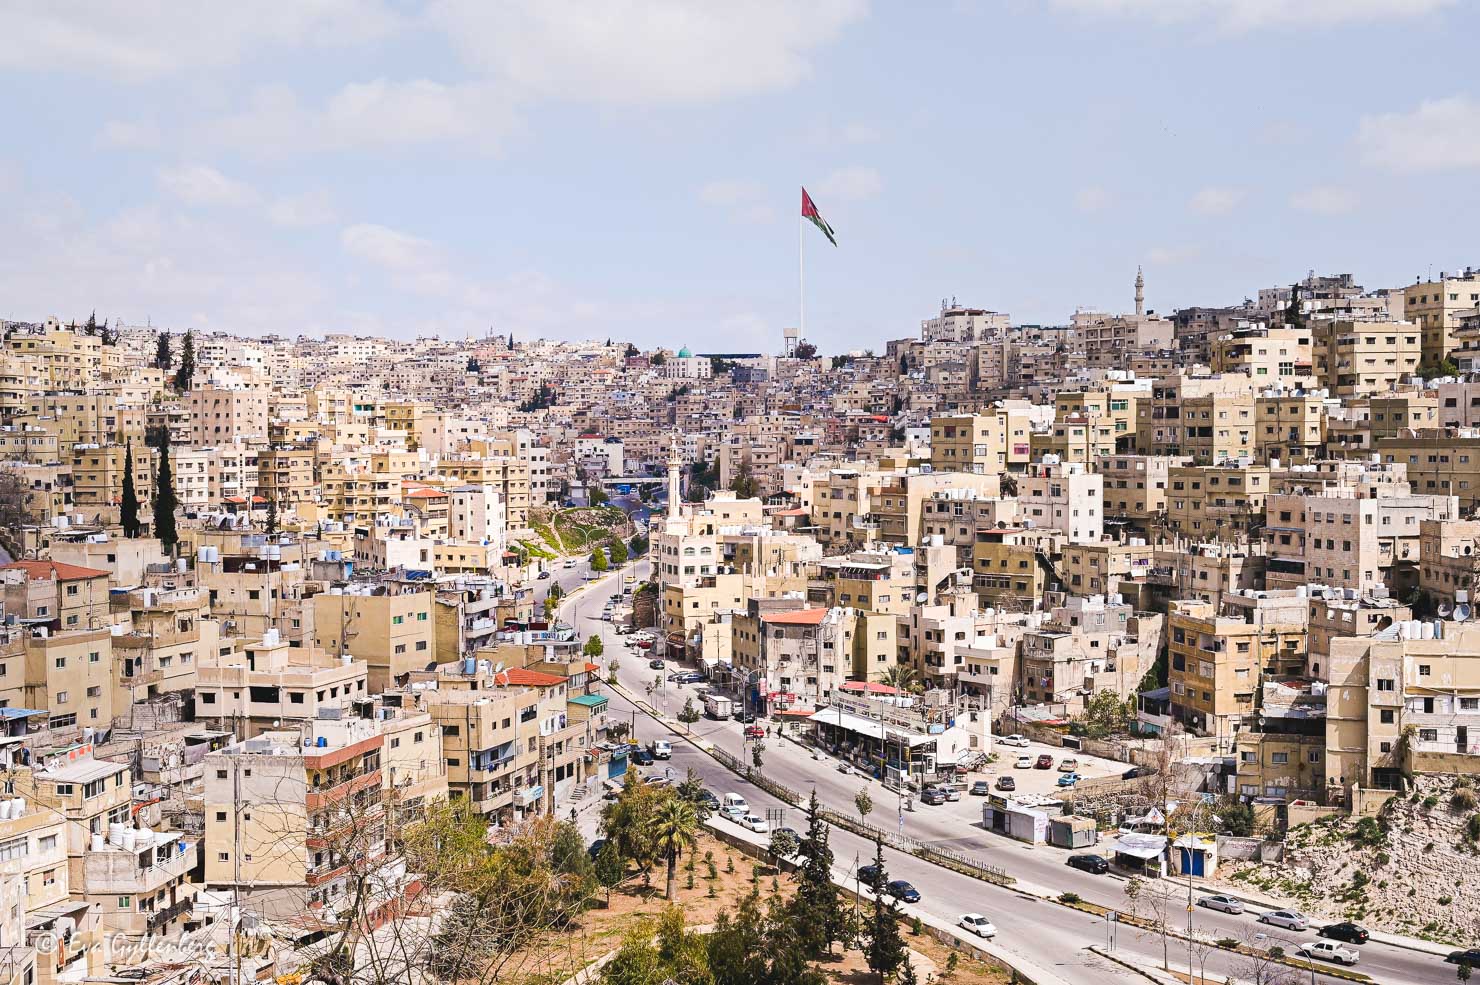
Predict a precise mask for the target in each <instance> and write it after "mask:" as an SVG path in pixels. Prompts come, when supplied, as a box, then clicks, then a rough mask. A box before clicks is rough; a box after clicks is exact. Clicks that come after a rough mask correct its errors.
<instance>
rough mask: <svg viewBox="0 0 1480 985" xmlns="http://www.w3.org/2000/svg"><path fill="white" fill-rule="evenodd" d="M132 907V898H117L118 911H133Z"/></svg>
mask: <svg viewBox="0 0 1480 985" xmlns="http://www.w3.org/2000/svg"><path fill="white" fill-rule="evenodd" d="M133 905H134V903H133V898H132V897H130V896H120V897H118V908H119V909H120V910H131V909H133Z"/></svg>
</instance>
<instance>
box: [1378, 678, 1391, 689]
mask: <svg viewBox="0 0 1480 985" xmlns="http://www.w3.org/2000/svg"><path fill="white" fill-rule="evenodd" d="M1377 689H1378V690H1379V691H1391V690H1392V689H1393V679H1392V678H1391V677H1379V678H1378V679H1377Z"/></svg>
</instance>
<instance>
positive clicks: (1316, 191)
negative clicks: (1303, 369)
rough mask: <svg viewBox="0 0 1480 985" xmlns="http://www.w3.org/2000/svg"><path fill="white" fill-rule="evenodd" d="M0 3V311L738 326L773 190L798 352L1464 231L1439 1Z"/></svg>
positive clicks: (563, 327) (1184, 297) (274, 327)
mask: <svg viewBox="0 0 1480 985" xmlns="http://www.w3.org/2000/svg"><path fill="white" fill-rule="evenodd" d="M10 20H11V21H12V27H13V29H14V30H13V37H14V38H15V39H16V42H17V43H16V44H14V45H13V46H12V47H11V48H10V49H9V50H8V51H7V52H5V53H4V54H0V77H3V78H4V79H5V80H6V83H7V85H8V87H9V88H10V90H11V91H13V92H16V93H20V94H22V95H23V96H24V98H22V99H18V100H15V101H14V102H12V104H11V105H10V107H9V108H8V109H7V111H6V116H7V118H8V122H9V123H10V124H11V131H12V133H14V134H17V135H18V136H19V137H20V139H19V140H17V141H16V142H15V143H14V144H13V148H12V150H11V151H10V152H9V153H8V154H7V155H5V156H4V157H0V208H3V209H4V211H5V212H6V213H7V214H9V215H10V216H11V217H12V235H11V236H9V237H7V242H6V243H5V245H3V246H0V296H3V297H4V298H5V303H4V306H3V307H4V310H3V311H0V315H3V316H4V317H7V318H18V319H23V320H39V319H41V318H44V317H45V316H47V315H50V314H57V315H59V316H60V317H62V318H63V319H69V318H78V319H82V318H85V317H86V315H87V312H88V311H89V310H92V309H96V310H97V311H98V313H99V316H100V317H111V318H118V319H122V320H123V321H125V322H126V323H129V324H141V323H144V322H145V321H146V320H149V321H151V322H152V323H153V324H155V325H162V326H166V327H169V328H171V329H176V330H183V329H185V328H189V327H193V328H196V329H199V330H204V331H213V330H224V331H233V332H244V333H261V332H269V331H275V332H279V333H282V334H286V335H294V334H297V333H299V332H309V333H321V332H337V331H345V332H352V333H360V334H388V335H392V336H396V337H402V338H408V337H413V336H415V335H417V334H419V333H433V332H437V333H440V334H442V335H443V336H444V337H447V336H461V335H464V334H466V333H468V332H470V331H471V332H474V333H482V332H485V331H487V330H488V329H489V328H490V326H491V327H492V329H493V330H494V331H495V332H499V333H502V332H507V331H513V332H515V333H516V335H518V336H520V337H524V338H528V337H532V336H546V337H550V338H561V339H575V338H601V337H606V336H612V337H620V338H630V339H631V340H633V341H634V342H636V343H638V344H639V345H658V344H665V345H670V346H672V347H675V348H676V347H678V346H679V345H682V344H685V343H687V344H690V345H692V346H694V347H696V348H697V349H706V350H707V349H713V348H715V343H714V342H711V341H710V340H711V339H716V340H717V339H725V340H733V341H727V342H726V344H725V345H724V346H722V348H740V349H748V350H749V349H753V350H757V351H775V350H776V349H777V347H778V345H779V340H780V339H781V333H782V330H783V328H785V327H787V326H789V325H794V324H795V323H796V320H797V317H796V312H797V300H798V299H797V275H796V262H797V258H796V256H795V250H796V246H795V243H794V239H795V235H796V233H795V230H793V228H792V225H791V223H796V222H800V221H801V219H800V217H799V216H798V215H797V188H798V186H799V185H803V184H805V185H806V186H807V187H808V189H809V190H810V191H811V192H812V194H813V197H814V198H815V200H816V201H817V204H818V207H819V208H820V209H821V211H822V212H823V214H824V215H826V216H827V218H828V221H829V222H831V223H832V225H833V227H834V228H835V229H836V231H837V235H838V239H839V248H838V249H837V250H832V249H830V248H827V249H823V247H826V243H825V242H824V241H822V240H821V239H820V238H816V242H817V243H818V244H819V245H818V247H817V248H815V249H814V248H812V247H811V246H810V244H809V247H808V249H809V255H808V261H809V263H808V270H807V288H808V296H807V320H808V325H807V329H808V335H809V336H810V339H811V341H813V342H814V343H816V344H817V345H818V346H819V347H820V348H821V349H822V350H823V351H827V352H837V351H843V350H847V349H852V348H858V347H860V346H859V344H858V342H857V340H860V339H863V340H867V341H866V342H865V343H864V344H865V345H877V344H882V342H883V341H884V340H886V339H889V338H898V337H902V336H905V335H911V334H914V330H915V328H916V326H917V325H918V322H919V320H920V319H922V318H925V317H928V316H929V315H930V314H931V313H932V312H933V311H934V310H935V307H936V305H937V304H938V302H939V299H940V298H941V297H943V296H954V297H956V298H957V299H958V300H959V301H960V302H961V303H963V304H972V305H981V306H985V307H989V308H993V309H996V310H1001V311H1006V312H1008V313H1010V314H1011V315H1012V317H1013V319H1014V321H1016V322H1022V323H1033V322H1039V323H1050V324H1059V323H1064V322H1066V321H1067V320H1068V318H1069V316H1070V314H1071V313H1072V312H1073V311H1074V310H1075V309H1076V308H1079V307H1083V308H1090V309H1098V310H1108V311H1112V312H1114V311H1128V310H1130V307H1131V287H1130V285H1131V280H1132V278H1133V276H1134V268H1135V267H1136V266H1138V265H1140V266H1143V267H1144V268H1145V271H1146V282H1147V306H1148V307H1149V308H1152V309H1154V310H1156V311H1159V312H1162V313H1169V312H1170V311H1171V310H1173V309H1174V308H1176V307H1179V306H1186V305H1192V304H1234V303H1237V302H1238V301H1240V300H1242V299H1243V298H1244V297H1246V296H1248V295H1250V294H1252V293H1253V292H1254V291H1256V290H1257V289H1258V288H1259V287H1263V286H1270V285H1272V284H1279V283H1289V282H1290V281H1292V280H1295V279H1297V278H1299V277H1301V276H1304V274H1305V273H1306V272H1307V270H1308V269H1310V268H1311V267H1312V266H1314V267H1315V268H1316V269H1317V272H1320V273H1334V272H1348V271H1350V272H1352V273H1353V274H1354V275H1355V276H1356V279H1357V281H1358V282H1359V283H1362V284H1364V285H1366V286H1367V287H1368V288H1378V287H1394V286H1399V285H1402V284H1405V283H1411V282H1412V281H1413V279H1414V278H1415V276H1428V275H1429V273H1430V272H1431V271H1432V272H1433V273H1437V272H1438V271H1440V270H1454V269H1457V268H1461V267H1463V266H1464V265H1465V264H1467V263H1471V262H1473V259H1474V258H1473V257H1471V256H1468V255H1467V254H1466V247H1467V244H1466V242H1465V236H1464V232H1465V230H1464V226H1465V225H1466V224H1465V223H1464V222H1463V221H1462V220H1463V218H1464V217H1465V216H1466V215H1469V214H1473V209H1474V206H1475V205H1476V204H1477V203H1476V198H1477V192H1476V191H1475V190H1474V189H1473V187H1472V185H1473V181H1472V180H1470V179H1472V177H1473V171H1474V169H1475V168H1476V167H1477V166H1480V139H1477V138H1476V137H1475V136H1474V135H1475V134H1476V133H1480V126H1477V124H1480V103H1477V102H1476V101H1475V95H1476V94H1474V93H1473V92H1471V91H1468V90H1466V89H1465V88H1464V87H1463V86H1462V85H1459V84H1456V82H1455V81H1454V76H1453V66H1454V65H1456V64H1460V63H1462V60H1463V58H1464V56H1465V52H1464V45H1463V39H1464V37H1465V36H1466V34H1467V32H1466V31H1465V27H1466V26H1467V25H1472V24H1473V22H1474V11H1473V8H1472V7H1470V6H1469V5H1466V4H1462V3H1455V2H1445V0H1365V2H1362V3H1305V4H1294V3H1281V2H1252V0H1204V2H1198V3H1193V4H1173V3H1159V2H1155V0H1117V2H1111V0H1056V2H1053V3H1047V4H1026V3H1016V2H1001V3H983V4H959V5H952V6H950V7H949V8H941V9H936V10H931V11H928V12H925V13H923V14H922V13H920V12H909V13H906V12H902V11H897V10H892V9H889V8H886V7H880V6H877V5H875V6H873V7H872V8H870V7H869V6H868V5H866V4H863V3H857V2H849V0H838V2H834V3H824V4H812V5H807V6H805V7H799V6H795V5H789V4H779V3H778V4H763V5H759V6H754V5H752V6H751V7H748V8H747V11H746V12H745V13H744V14H739V13H734V12H722V11H719V10H706V9H704V8H687V7H685V6H682V5H665V4H657V5H648V4H630V5H622V6H607V7H605V8H604V9H603V12H602V13H601V14H600V15H593V14H591V13H590V12H589V11H588V12H582V11H581V9H580V8H578V7H576V6H574V5H562V4H539V5H521V4H517V3H511V4H503V5H496V6H493V7H489V8H486V9H485V8H483V7H482V6H481V5H465V4H460V3H452V2H448V3H440V4H428V5H412V6H403V5H393V4H387V5H369V6H365V5H358V4H356V5H349V4H341V3H335V2H324V3H320V4H314V5H307V6H304V7H301V8H299V10H298V12H297V13H296V14H295V15H294V16H293V17H290V18H286V19H283V18H280V17H276V16H274V17H268V16H266V15H264V14H258V13H256V12H253V11H243V10H239V9H227V8H213V7H209V6H207V7H202V8H198V9H196V10H194V11H192V12H191V13H188V14H184V13H180V12H176V11H164V10H155V11H144V12H134V11H130V12H127V13H122V14H110V13H108V12H106V11H94V12H89V13H87V14H86V15H83V14H67V13H64V12H52V11H45V12H27V13H23V14H15V15H12V17H11V18H10ZM495 23H498V25H499V27H498V29H497V30H495V29H494V27H493V25H494V24H495ZM1313 41H1314V42H1318V43H1312V42H1313ZM1384 65H1390V66H1394V67H1397V66H1403V71H1402V72H1397V71H1383V70H1381V66H1384ZM880 66H893V67H892V68H890V69H889V70H888V71H881V70H880ZM925 66H928V67H929V70H928V71H919V69H921V68H922V67H925ZM164 106H168V107H169V111H168V112H167V111H165V110H164V109H162V108H161V107H164ZM1435 214H1437V215H1444V216H1445V217H1446V218H1450V219H1451V221H1450V222H1446V223H1432V224H1430V225H1429V226H1427V227H1425V228H1424V230H1423V233H1422V239H1423V243H1422V246H1421V248H1416V246H1415V243H1414V238H1415V237H1414V236H1413V218H1414V217H1416V216H1418V215H1435ZM1454 219H1459V220H1461V221H1453V220H1454ZM1276 229H1277V230H1278V235H1274V234H1272V231H1273V230H1276ZM1415 266H1418V267H1419V269H1412V268H1414V267H1415Z"/></svg>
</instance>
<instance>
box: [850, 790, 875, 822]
mask: <svg viewBox="0 0 1480 985" xmlns="http://www.w3.org/2000/svg"><path fill="white" fill-rule="evenodd" d="M853 809H854V810H855V811H857V812H858V820H859V821H864V820H867V818H868V816H869V814H871V813H873V810H874V798H872V797H870V796H869V795H868V788H867V787H864V788H863V789H861V790H859V791H858V793H856V794H854V795H853Z"/></svg>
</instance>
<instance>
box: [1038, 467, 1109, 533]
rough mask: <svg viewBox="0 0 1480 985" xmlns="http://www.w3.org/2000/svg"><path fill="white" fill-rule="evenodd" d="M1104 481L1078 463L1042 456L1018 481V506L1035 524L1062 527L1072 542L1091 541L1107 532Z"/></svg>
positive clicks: (1056, 528) (1054, 528) (1097, 474)
mask: <svg viewBox="0 0 1480 985" xmlns="http://www.w3.org/2000/svg"><path fill="white" fill-rule="evenodd" d="M1104 489H1105V480H1104V477H1103V476H1101V475H1100V474H1099V473H1098V472H1090V471H1087V470H1086V468H1085V466H1084V465H1083V464H1082V463H1079V462H1060V461H1059V460H1058V456H1056V455H1045V456H1043V462H1042V463H1040V464H1037V465H1031V466H1029V468H1028V472H1027V474H1026V475H1024V476H1023V477H1022V478H1021V479H1020V480H1018V509H1019V513H1020V515H1021V516H1022V518H1023V519H1024V520H1031V521H1032V522H1033V525H1034V526H1036V527H1048V528H1050V529H1052V530H1062V531H1063V532H1064V534H1065V535H1066V536H1067V537H1068V538H1069V542H1070V543H1072V544H1092V543H1094V542H1096V541H1098V540H1099V539H1100V536H1101V534H1103V533H1104V530H1105V527H1104V520H1105V509H1104V499H1105V492H1104Z"/></svg>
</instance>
